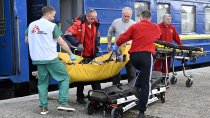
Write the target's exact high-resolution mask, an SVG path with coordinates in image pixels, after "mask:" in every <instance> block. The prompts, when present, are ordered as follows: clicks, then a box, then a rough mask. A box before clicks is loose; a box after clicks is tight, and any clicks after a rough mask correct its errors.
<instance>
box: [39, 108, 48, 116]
mask: <svg viewBox="0 0 210 118" xmlns="http://www.w3.org/2000/svg"><path fill="white" fill-rule="evenodd" d="M48 112H49V111H48V109H47V108H41V112H40V114H42V115H46V114H47V113H48Z"/></svg>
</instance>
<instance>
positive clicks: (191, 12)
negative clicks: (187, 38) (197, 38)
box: [181, 6, 195, 33]
mask: <svg viewBox="0 0 210 118" xmlns="http://www.w3.org/2000/svg"><path fill="white" fill-rule="evenodd" d="M181 14H182V21H181V22H182V23H181V24H182V33H195V6H182V9H181Z"/></svg>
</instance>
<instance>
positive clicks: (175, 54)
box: [156, 41, 207, 87]
mask: <svg viewBox="0 0 210 118" xmlns="http://www.w3.org/2000/svg"><path fill="white" fill-rule="evenodd" d="M156 53H157V55H160V54H161V55H165V56H164V57H171V58H172V74H173V75H172V77H171V79H170V82H171V84H176V83H177V73H176V72H175V69H174V62H175V60H179V61H181V64H182V71H183V75H184V76H185V77H186V78H187V80H186V86H187V87H191V86H192V85H193V76H192V75H187V74H186V73H185V67H186V66H187V62H188V61H190V62H196V59H197V58H199V57H200V56H206V54H207V53H206V52H204V51H203V48H199V47H192V46H178V45H173V44H170V43H167V42H164V41H156ZM164 59H165V61H166V62H167V58H164ZM166 65H167V64H166ZM166 71H167V66H166ZM167 72H168V71H167ZM165 78H169V74H168V73H167V74H166V77H165ZM165 81H167V79H165Z"/></svg>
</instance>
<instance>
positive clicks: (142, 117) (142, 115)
mask: <svg viewBox="0 0 210 118" xmlns="http://www.w3.org/2000/svg"><path fill="white" fill-rule="evenodd" d="M137 118H146V117H145V116H144V113H142V112H139V115H138V116H137Z"/></svg>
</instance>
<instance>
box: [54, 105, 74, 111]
mask: <svg viewBox="0 0 210 118" xmlns="http://www.w3.org/2000/svg"><path fill="white" fill-rule="evenodd" d="M57 110H62V111H75V109H74V108H71V107H70V106H69V105H68V104H65V105H62V104H61V105H59V106H58V107H57Z"/></svg>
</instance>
